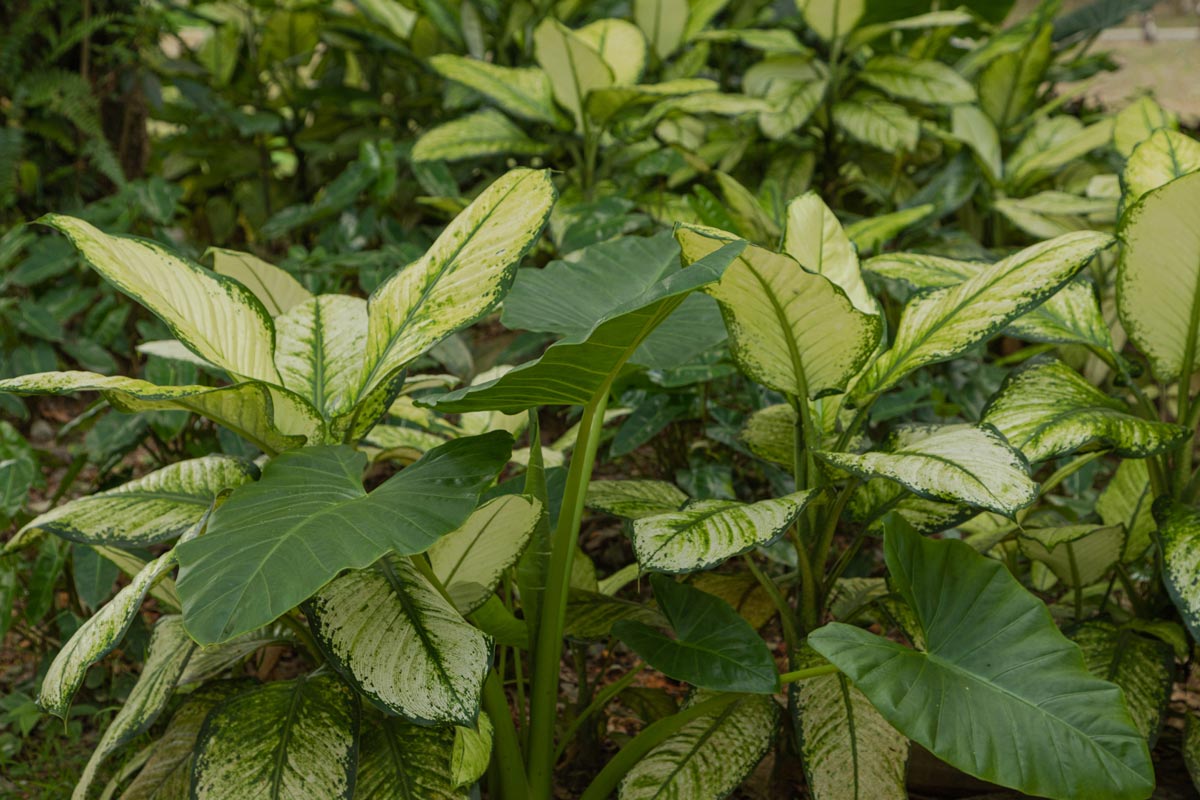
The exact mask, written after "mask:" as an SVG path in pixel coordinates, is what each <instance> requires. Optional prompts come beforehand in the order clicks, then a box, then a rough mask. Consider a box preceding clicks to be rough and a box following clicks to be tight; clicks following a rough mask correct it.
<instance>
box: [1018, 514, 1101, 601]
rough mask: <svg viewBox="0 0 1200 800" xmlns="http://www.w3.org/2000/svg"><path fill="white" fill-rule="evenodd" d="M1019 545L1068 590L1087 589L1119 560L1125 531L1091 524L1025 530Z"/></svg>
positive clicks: (1020, 536) (1022, 532) (1027, 528)
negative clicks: (1043, 565) (1075, 588)
mask: <svg viewBox="0 0 1200 800" xmlns="http://www.w3.org/2000/svg"><path fill="white" fill-rule="evenodd" d="M1017 541H1018V542H1019V543H1020V545H1021V551H1022V552H1023V553H1025V555H1026V556H1028V557H1029V558H1032V559H1034V560H1035V561H1040V562H1041V563H1043V564H1045V565H1046V566H1047V567H1049V568H1050V570H1051V571H1052V572H1053V573H1054V575H1055V576H1056V577H1057V578H1058V579H1059V580H1060V581H1062V582H1063V583H1064V584H1066V585H1067V586H1088V585H1089V584H1092V583H1095V582H1096V581H1098V580H1100V579H1101V578H1103V577H1104V575H1105V574H1106V573H1107V572H1108V571H1109V570H1110V569H1112V566H1113V564H1116V563H1117V561H1119V560H1120V558H1121V551H1122V550H1123V549H1124V547H1125V529H1124V528H1123V527H1121V526H1120V525H1111V526H1102V525H1088V524H1082V525H1063V526H1060V527H1057V528H1034V527H1026V528H1023V529H1022V530H1021V533H1020V535H1019V536H1018V537H1017Z"/></svg>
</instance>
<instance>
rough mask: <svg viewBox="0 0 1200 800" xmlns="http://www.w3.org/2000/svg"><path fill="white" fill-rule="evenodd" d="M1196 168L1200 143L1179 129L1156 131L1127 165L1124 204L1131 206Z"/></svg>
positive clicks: (1199, 168)
mask: <svg viewBox="0 0 1200 800" xmlns="http://www.w3.org/2000/svg"><path fill="white" fill-rule="evenodd" d="M1197 171H1200V142H1197V141H1196V140H1195V139H1193V138H1191V137H1189V136H1186V135H1184V134H1182V133H1179V132H1178V131H1172V130H1157V131H1155V132H1154V133H1152V134H1151V135H1150V137H1149V138H1148V139H1146V140H1145V141H1143V142H1142V143H1141V144H1139V145H1138V146H1137V147H1135V148H1134V149H1133V154H1132V155H1131V156H1129V161H1128V162H1126V164H1125V171H1124V172H1123V173H1122V174H1121V182H1122V183H1123V184H1124V185H1125V203H1126V205H1132V204H1133V203H1134V202H1135V201H1136V200H1138V199H1140V198H1141V197H1142V196H1143V195H1144V194H1146V193H1147V192H1149V191H1151V190H1152V189H1157V188H1158V187H1160V186H1164V185H1166V184H1168V183H1170V182H1171V181H1173V180H1175V179H1176V178H1180V177H1183V176H1184V175H1188V174H1190V173H1192V172H1197Z"/></svg>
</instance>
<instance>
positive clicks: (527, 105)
mask: <svg viewBox="0 0 1200 800" xmlns="http://www.w3.org/2000/svg"><path fill="white" fill-rule="evenodd" d="M428 63H429V66H431V67H433V68H434V69H435V70H437V71H438V72H439V73H440V74H441V75H442V76H444V77H446V78H449V79H450V80H452V81H455V82H457V83H461V84H462V85H463V86H466V87H469V88H471V89H474V90H475V91H477V92H479V93H480V94H482V95H483V96H484V97H487V98H488V99H489V100H491V101H492V102H494V103H495V104H496V105H498V106H500V108H502V109H504V110H505V111H507V112H508V113H510V114H513V115H514V116H518V117H522V118H524V119H529V120H533V121H535V122H549V123H550V124H552V125H558V124H561V121H562V117H561V115H560V114H559V113H558V111H557V109H555V107H554V96H553V94H552V90H551V88H550V78H549V76H547V75H546V73H545V72H544V71H543V70H540V69H537V68H536V67H529V68H524V67H522V68H514V67H502V66H499V65H497V64H492V63H490V62H487V61H481V60H478V59H474V58H466V57H464V56H456V55H450V54H448V53H441V54H438V55H435V56H431V57H430V58H429V59H428Z"/></svg>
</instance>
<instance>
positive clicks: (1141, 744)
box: [808, 522, 1154, 800]
mask: <svg viewBox="0 0 1200 800" xmlns="http://www.w3.org/2000/svg"><path fill="white" fill-rule="evenodd" d="M884 555H885V558H886V560H887V565H888V571H889V573H890V575H891V584H892V587H893V589H894V590H895V591H897V592H899V594H900V595H901V596H902V597H903V598H904V600H905V601H906V602H907V604H908V605H909V607H911V609H912V611H913V613H914V614H915V617H916V622H917V623H918V625H919V627H920V631H921V633H923V634H924V638H925V643H924V649H923V650H911V649H909V648H907V647H904V646H902V645H900V644H897V643H895V642H893V641H890V640H888V639H885V638H883V637H881V636H877V635H875V634H873V633H870V632H868V631H865V630H863V629H861V628H857V627H854V626H851V625H845V624H843V623H838V622H831V623H828V624H827V625H825V626H824V627H822V628H819V629H818V630H816V631H814V632H813V633H812V634H810V635H809V637H808V643H809V645H810V646H812V647H813V649H815V650H816V651H817V652H819V653H820V654H821V655H823V656H825V658H827V659H829V660H830V661H831V662H833V663H834V664H835V665H837V667H838V668H839V669H841V670H842V672H843V673H845V674H846V676H847V677H849V678H850V680H851V681H853V682H854V685H855V686H856V687H857V688H858V689H859V690H860V691H862V693H863V694H865V695H866V696H867V698H868V699H870V701H871V704H872V705H874V706H875V708H876V709H878V711H879V712H880V714H882V715H883V717H884V719H886V720H887V721H888V722H889V723H891V724H892V725H893V726H895V727H896V729H897V730H899V731H900V732H901V733H903V734H905V735H906V736H908V737H909V738H910V739H912V740H913V741H915V742H917V743H919V744H921V745H922V746H923V747H925V748H926V749H928V750H929V751H931V752H932V753H933V754H934V755H936V756H937V757H939V758H941V759H942V760H943V761H946V762H947V763H949V764H951V765H953V766H955V767H958V768H959V769H961V770H963V771H964V772H966V773H968V774H970V775H975V776H977V777H980V778H983V779H984V780H989V781H992V782H994V783H999V784H1001V785H1003V786H1008V787H1011V788H1014V789H1017V790H1019V791H1022V792H1025V793H1027V794H1033V795H1040V796H1044V797H1058V798H1075V797H1088V798H1095V800H1143V799H1144V798H1146V797H1148V796H1149V795H1150V792H1151V791H1152V789H1153V788H1154V770H1153V765H1152V763H1151V761H1150V752H1149V749H1148V748H1147V746H1146V740H1145V739H1144V738H1143V737H1142V735H1141V734H1140V733H1139V731H1138V730H1137V728H1136V727H1135V726H1134V723H1133V721H1132V719H1131V718H1130V716H1129V713H1128V712H1127V711H1126V709H1125V704H1124V702H1123V701H1122V698H1121V692H1120V690H1119V689H1118V688H1117V687H1116V686H1115V685H1114V684H1112V683H1109V682H1107V681H1103V680H1100V679H1098V678H1094V677H1092V676H1091V675H1090V674H1089V673H1088V671H1087V668H1086V667H1085V665H1084V661H1083V656H1082V654H1081V653H1080V651H1079V648H1078V647H1076V646H1075V645H1074V644H1073V643H1072V642H1070V641H1069V640H1067V638H1066V637H1065V636H1063V635H1062V634H1061V633H1060V632H1059V630H1058V627H1057V626H1056V625H1055V624H1054V620H1053V619H1052V618H1051V616H1050V613H1049V612H1048V611H1047V609H1046V606H1045V604H1044V603H1043V602H1042V601H1041V600H1040V599H1038V598H1037V597H1034V596H1033V595H1031V594H1029V593H1028V592H1027V591H1026V590H1025V589H1024V588H1023V587H1022V586H1021V585H1020V584H1019V583H1018V582H1017V580H1016V579H1015V578H1014V577H1013V576H1012V574H1011V573H1009V571H1008V569H1007V568H1006V567H1005V565H1004V564H1003V563H1001V562H999V561H995V560H993V559H989V558H986V557H984V556H982V555H979V554H978V553H976V552H975V551H974V550H972V549H971V547H970V546H969V545H967V544H965V543H963V542H961V541H954V540H935V539H926V538H924V537H921V536H920V535H918V534H917V533H916V532H915V531H913V530H912V529H911V528H910V527H908V526H907V525H905V524H903V523H902V522H900V523H893V524H892V525H889V527H888V530H887V533H886V535H885V537H884ZM931 710H933V711H934V713H931ZM1029 742H1037V743H1038V746H1037V747H1029V746H1028V743H1029ZM1067 764H1069V765H1071V769H1070V770H1064V765H1067Z"/></svg>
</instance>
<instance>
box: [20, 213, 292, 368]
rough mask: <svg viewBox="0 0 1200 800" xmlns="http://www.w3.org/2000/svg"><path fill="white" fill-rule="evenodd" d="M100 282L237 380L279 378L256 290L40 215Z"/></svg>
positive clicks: (151, 246)
mask: <svg viewBox="0 0 1200 800" xmlns="http://www.w3.org/2000/svg"><path fill="white" fill-rule="evenodd" d="M42 221H43V222H45V223H46V224H47V225H51V226H53V227H54V228H57V229H58V230H60V231H62V232H63V233H64V234H66V235H67V238H69V239H70V240H71V242H72V243H73V244H74V245H75V247H76V248H78V249H79V252H80V253H81V254H82V255H83V257H84V259H85V260H86V261H87V262H88V263H89V264H90V265H91V266H92V268H93V269H95V270H96V271H97V272H99V273H100V274H101V275H103V276H104V278H105V280H107V281H109V282H110V283H112V285H113V286H115V287H117V289H119V290H120V291H122V292H124V293H125V294H127V295H129V296H130V297H132V298H133V299H134V300H136V301H137V302H139V303H141V304H142V305H144V306H145V307H146V308H148V309H150V310H151V311H153V312H154V313H155V314H156V315H157V316H158V317H159V318H160V319H161V320H162V321H163V322H165V323H166V324H167V327H168V328H170V329H171V333H172V334H173V335H174V336H175V338H176V339H178V340H179V341H181V342H183V343H184V344H185V345H186V346H187V348H188V349H189V350H191V351H192V352H194V353H195V354H196V355H198V356H200V357H201V358H203V359H205V360H207V361H209V362H211V363H213V364H216V365H217V366H218V367H220V368H221V369H223V370H226V371H227V372H228V373H229V374H230V375H231V376H233V377H235V378H237V377H242V378H251V379H254V380H260V381H266V382H267V383H275V384H278V383H279V373H278V372H276V371H275V362H274V360H273V358H272V355H273V353H274V349H275V328H274V326H273V325H272V324H271V315H270V314H269V313H267V309H266V308H264V307H263V304H262V303H261V302H260V301H259V299H258V298H257V297H255V296H254V293H253V292H251V291H250V290H249V289H247V288H246V287H245V286H243V285H242V284H240V283H238V282H237V281H234V280H230V279H229V278H226V277H224V276H222V275H217V274H215V273H213V272H210V271H209V270H206V269H204V268H203V267H201V266H200V265H198V264H193V263H192V262H190V261H187V260H185V259H183V258H180V257H179V256H176V255H174V254H172V253H170V252H168V251H167V250H166V249H165V248H164V247H163V246H162V245H159V244H155V243H154V242H150V241H147V240H144V239H132V238H128V237H124V236H110V235H109V234H106V233H104V232H103V231H100V230H98V229H97V228H95V227H93V226H92V225H91V224H89V223H87V222H84V221H83V220H80V219H75V218H74V217H67V216H63V215H61V214H50V215H48V216H46V217H43V218H42Z"/></svg>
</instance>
